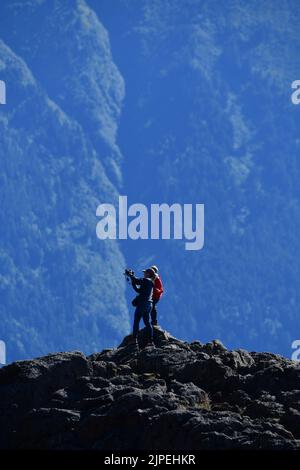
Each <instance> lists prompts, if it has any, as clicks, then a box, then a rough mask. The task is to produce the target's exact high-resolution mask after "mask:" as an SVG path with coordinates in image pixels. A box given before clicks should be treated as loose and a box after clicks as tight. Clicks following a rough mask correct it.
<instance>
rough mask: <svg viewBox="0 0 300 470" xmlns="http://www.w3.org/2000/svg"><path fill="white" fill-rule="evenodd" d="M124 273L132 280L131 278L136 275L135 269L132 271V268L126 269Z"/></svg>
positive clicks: (128, 279) (127, 278)
mask: <svg viewBox="0 0 300 470" xmlns="http://www.w3.org/2000/svg"><path fill="white" fill-rule="evenodd" d="M123 275H124V276H125V277H126V280H127V281H130V278H131V277H132V276H134V271H132V269H125V271H124V272H123Z"/></svg>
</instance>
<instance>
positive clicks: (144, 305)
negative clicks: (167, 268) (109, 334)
mask: <svg viewBox="0 0 300 470" xmlns="http://www.w3.org/2000/svg"><path fill="white" fill-rule="evenodd" d="M130 279H131V283H132V287H133V288H134V290H135V291H136V292H137V293H138V294H139V295H138V296H137V297H136V299H135V301H136V309H135V312H134V322H133V333H132V334H133V337H134V339H135V340H136V341H137V335H138V331H139V324H140V320H141V318H143V321H144V324H145V327H146V329H147V336H148V338H147V339H148V343H149V344H150V345H151V344H153V328H152V325H151V323H150V312H151V310H152V306H153V303H152V295H153V288H154V280H155V272H154V270H153V269H152V268H148V269H145V270H144V277H143V278H137V277H135V276H134V275H130Z"/></svg>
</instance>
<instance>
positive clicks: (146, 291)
mask: <svg viewBox="0 0 300 470" xmlns="http://www.w3.org/2000/svg"><path fill="white" fill-rule="evenodd" d="M131 283H132V287H133V288H134V290H135V291H136V292H137V293H138V294H139V302H149V301H151V300H152V294H153V287H154V284H153V282H152V281H151V279H148V278H146V277H142V278H137V277H135V276H132V277H131Z"/></svg>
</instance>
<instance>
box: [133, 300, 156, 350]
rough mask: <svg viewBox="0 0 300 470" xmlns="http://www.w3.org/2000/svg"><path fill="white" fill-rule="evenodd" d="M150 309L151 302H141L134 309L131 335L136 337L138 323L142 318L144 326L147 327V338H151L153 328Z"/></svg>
mask: <svg viewBox="0 0 300 470" xmlns="http://www.w3.org/2000/svg"><path fill="white" fill-rule="evenodd" d="M151 310H152V302H150V301H147V302H141V303H140V304H139V305H138V306H137V307H136V309H135V312H134V322H133V336H134V337H135V338H136V337H137V334H138V331H139V324H140V320H141V318H143V321H144V324H145V327H146V328H147V333H148V338H149V339H150V340H151V341H152V340H153V328H152V325H151V323H150V312H151Z"/></svg>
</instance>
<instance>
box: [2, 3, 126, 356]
mask: <svg viewBox="0 0 300 470" xmlns="http://www.w3.org/2000/svg"><path fill="white" fill-rule="evenodd" d="M59 5H61V6H62V5H63V4H62V3H61V2H53V3H52V2H27V3H26V4H20V3H19V2H1V6H0V18H1V20H0V23H1V35H2V37H5V38H6V40H7V44H5V43H4V42H3V41H1V42H0V48H1V78H3V79H4V80H5V82H6V83H7V90H8V91H7V105H5V106H2V107H1V116H0V125H1V131H0V136H1V147H0V157H1V158H0V171H1V215H0V217H1V237H0V243H1V249H0V253H1V255H0V256H1V263H0V265H1V267H0V270H1V287H0V289H1V300H2V302H1V332H0V337H1V339H3V340H5V342H6V344H7V353H8V358H7V359H8V361H11V360H13V359H16V358H26V357H32V356H35V355H36V354H45V353H47V352H49V351H56V350H60V349H66V348H67V349H68V348H69V349H74V348H76V347H80V348H81V349H82V350H83V351H85V352H92V351H93V350H98V349H99V345H101V346H102V347H104V346H105V345H107V344H116V343H117V341H118V340H120V338H121V337H122V336H123V335H124V334H125V333H126V332H127V331H128V328H129V322H128V312H127V306H126V301H125V296H124V283H123V279H121V275H120V277H119V279H116V278H115V273H116V272H119V273H120V274H121V269H122V268H123V266H124V265H125V261H124V258H123V256H122V254H121V253H120V250H119V248H118V246H117V243H116V242H115V241H113V240H109V241H107V242H104V241H103V242H101V243H99V241H98V240H97V238H96V234H95V228H96V224H97V218H96V216H95V212H96V207H97V205H98V204H99V202H100V200H102V201H103V200H104V201H106V202H114V201H115V200H116V198H117V196H118V192H119V189H118V185H119V183H120V181H119V180H120V178H119V173H120V170H119V166H118V165H119V163H118V162H119V159H120V151H119V150H118V148H117V146H116V144H115V140H114V136H115V132H116V127H117V116H118V114H119V112H120V107H121V101H122V97H123V93H124V90H123V80H122V78H121V76H120V74H119V73H118V71H117V69H116V66H115V65H114V63H113V61H112V58H111V55H110V50H109V42H108V38H107V34H106V32H105V30H104V28H103V27H102V25H101V24H100V23H99V22H98V21H97V19H96V18H95V16H94V15H93V14H92V13H91V14H89V13H88V9H87V8H86V9H84V3H83V2H79V3H78V2H73V6H74V7H76V8H74V9H73V10H70V9H68V8H67V9H66V16H62V15H61V14H60V12H59V11H58V10H57V8H58V7H59ZM44 8H46V9H47V13H48V16H47V17H45V18H47V21H46V22H45V23H43V22H41V21H40V20H41V17H43V15H44V14H45V13H46V11H45V10H44ZM51 15H52V16H51ZM51 18H52V20H51ZM60 22H61V23H60ZM34 24H35V26H36V28H37V30H35V29H34V26H33V25H34ZM78 24H79V25H81V27H79V26H78ZM13 25H14V27H12V26H13ZM47 25H48V26H49V31H47V29H46V27H47ZM60 25H61V27H60ZM67 26H68V32H67V35H66V36H64V34H65V30H64V27H65V28H66V27H67ZM27 27H28V28H29V29H27ZM22 28H24V29H25V30H26V33H27V34H26V40H25V41H23V42H22V41H21V31H22ZM52 28H54V29H52ZM85 30H87V31H85ZM54 31H55V35H56V41H52V46H53V48H54V49H55V50H54V51H51V50H50V47H49V48H48V51H47V53H46V51H45V50H44V49H43V38H44V39H45V41H46V42H47V41H48V39H49V37H51V36H52V35H53V34H54ZM16 32H17V34H15V33H16ZM86 35H87V36H88V37H86ZM36 37H39V38H40V39H39V40H38V41H36V40H35V38H36ZM47 38H48V39H47ZM48 42H49V41H48ZM64 43H65V46H66V47H67V46H68V45H69V48H70V51H69V52H67V51H66V49H64V54H66V55H67V56H68V58H69V62H68V61H67V60H66V63H61V67H60V68H59V67H58V62H59V60H61V56H60V58H59V57H58V55H59V51H62V48H60V46H62V44H64ZM74 44H75V45H76V48H75V50H74V49H73V45H74ZM10 46H11V47H10ZM38 46H39V47H40V48H41V49H40V50H38ZM12 48H13V49H12ZM80 48H81V49H82V57H81V58H80V57H79V56H78V50H79V49H80ZM89 51H91V54H94V55H95V54H97V57H98V62H96V61H95V60H94V59H93V56H92V57H91V58H90V60H91V63H90V64H87V63H84V60H83V57H85V58H88V57H89ZM56 54H57V55H56ZM72 54H73V55H72ZM74 57H75V58H76V57H77V61H75V60H74ZM45 60H46V61H47V64H48V65H47V68H46V64H45V62H44V61H45ZM88 65H89V68H88V76H89V80H90V86H87V84H86V82H85V80H84V78H83V77H82V70H83V69H87V67H88ZM44 67H45V68H44ZM51 67H52V68H51ZM51 70H52V71H53V73H51ZM54 71H55V73H54ZM43 73H44V76H43ZM72 77H73V79H72ZM113 77H114V79H113ZM72 80H73V81H72ZM51 85H52V87H51ZM55 87H58V88H59V89H60V91H59V93H58V92H57V89H56V92H55V90H54V88H55ZM83 102H86V107H84V106H83ZM91 103H92V104H93V106H94V112H92V109H91ZM84 110H86V112H84ZM88 115H89V116H90V121H89V122H88V120H87V116H88ZM92 126H93V127H94V128H93V129H92Z"/></svg>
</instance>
